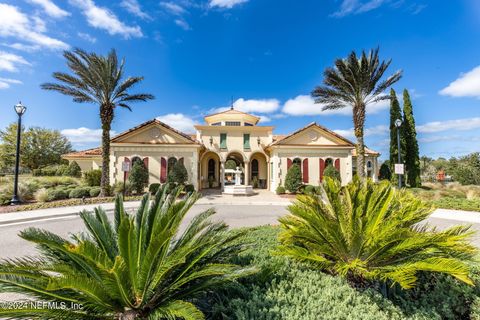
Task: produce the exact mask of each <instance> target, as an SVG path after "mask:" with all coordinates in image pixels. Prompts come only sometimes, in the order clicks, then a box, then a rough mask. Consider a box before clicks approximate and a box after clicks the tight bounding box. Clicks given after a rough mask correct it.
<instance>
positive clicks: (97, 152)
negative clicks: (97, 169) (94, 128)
mask: <svg viewBox="0 0 480 320" xmlns="http://www.w3.org/2000/svg"><path fill="white" fill-rule="evenodd" d="M101 155H102V148H101V147H98V148H92V149H87V150H82V151H76V152H71V153H67V154H64V155H63V157H64V158H92V157H96V156H98V157H99V156H101Z"/></svg>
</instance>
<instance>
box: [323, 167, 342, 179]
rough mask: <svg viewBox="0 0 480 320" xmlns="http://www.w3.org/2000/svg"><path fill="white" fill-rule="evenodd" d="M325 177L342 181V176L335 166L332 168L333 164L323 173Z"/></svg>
mask: <svg viewBox="0 0 480 320" xmlns="http://www.w3.org/2000/svg"><path fill="white" fill-rule="evenodd" d="M323 177H324V178H326V177H329V178H332V179H335V180H338V181H342V180H341V179H342V178H341V176H340V172H338V170H337V169H335V167H334V166H332V165H331V164H329V165H328V166H327V167H326V168H325V171H323Z"/></svg>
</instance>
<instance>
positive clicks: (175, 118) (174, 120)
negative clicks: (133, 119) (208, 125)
mask: <svg viewBox="0 0 480 320" xmlns="http://www.w3.org/2000/svg"><path fill="white" fill-rule="evenodd" d="M157 120H159V121H162V122H164V123H166V124H168V125H169V126H171V127H172V128H174V129H177V130H180V131H183V132H187V133H189V132H193V131H194V130H195V129H194V128H193V126H194V125H195V123H196V122H195V121H194V120H193V119H192V118H190V117H189V116H187V115H185V114H183V113H169V114H166V115H163V116H158V117H157Z"/></svg>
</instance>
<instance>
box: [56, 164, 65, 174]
mask: <svg viewBox="0 0 480 320" xmlns="http://www.w3.org/2000/svg"><path fill="white" fill-rule="evenodd" d="M67 171H68V165H66V164H61V165H59V166H58V167H57V171H56V172H55V175H57V176H64V175H66V173H67Z"/></svg>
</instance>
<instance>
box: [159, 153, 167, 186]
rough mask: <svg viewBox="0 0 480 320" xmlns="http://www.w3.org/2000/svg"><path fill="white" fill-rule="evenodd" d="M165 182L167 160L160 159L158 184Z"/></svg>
mask: <svg viewBox="0 0 480 320" xmlns="http://www.w3.org/2000/svg"><path fill="white" fill-rule="evenodd" d="M165 182H167V159H165V158H163V157H162V158H161V159H160V183H165Z"/></svg>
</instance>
